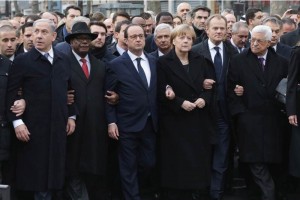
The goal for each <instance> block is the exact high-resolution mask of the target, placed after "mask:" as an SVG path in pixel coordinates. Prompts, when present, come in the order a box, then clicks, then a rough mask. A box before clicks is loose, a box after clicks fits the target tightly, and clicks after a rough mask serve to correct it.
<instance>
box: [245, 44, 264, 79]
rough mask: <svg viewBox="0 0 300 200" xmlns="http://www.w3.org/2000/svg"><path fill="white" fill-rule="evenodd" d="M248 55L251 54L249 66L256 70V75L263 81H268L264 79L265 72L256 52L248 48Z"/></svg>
mask: <svg viewBox="0 0 300 200" xmlns="http://www.w3.org/2000/svg"><path fill="white" fill-rule="evenodd" d="M247 56H249V65H250V66H249V67H250V68H251V70H252V71H253V72H254V74H255V76H256V77H257V78H258V79H259V80H260V81H261V82H262V83H264V84H265V83H266V80H265V79H264V76H263V72H262V70H261V66H260V64H259V61H258V58H257V56H256V55H255V54H253V53H252V52H251V50H250V49H248V52H247Z"/></svg>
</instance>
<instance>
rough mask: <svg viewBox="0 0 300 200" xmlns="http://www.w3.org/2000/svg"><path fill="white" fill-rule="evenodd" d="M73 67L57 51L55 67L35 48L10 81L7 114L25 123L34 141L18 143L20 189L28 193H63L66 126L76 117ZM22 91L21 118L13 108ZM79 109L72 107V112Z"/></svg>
mask: <svg viewBox="0 0 300 200" xmlns="http://www.w3.org/2000/svg"><path fill="white" fill-rule="evenodd" d="M69 66H70V63H69V60H68V58H67V57H65V56H64V55H63V54H61V53H58V52H57V51H56V50H54V59H53V64H51V63H50V62H49V61H48V60H47V59H46V58H45V57H44V56H43V55H42V54H41V53H40V52H39V51H37V50H36V49H35V48H32V49H31V50H30V51H29V52H28V53H25V54H21V55H19V56H17V57H16V58H15V60H14V62H13V65H12V67H11V70H10V74H9V77H8V86H7V111H8V115H7V116H8V118H9V120H10V121H13V120H16V119H22V120H23V121H24V123H25V125H26V126H27V128H28V130H29V132H30V141H29V142H27V143H24V142H21V141H17V144H16V147H15V148H14V150H15V151H16V169H15V173H16V174H15V176H16V188H17V189H20V190H24V191H48V190H58V189H62V187H63V183H64V180H65V159H66V140H67V133H66V124H67V120H68V117H69V116H73V115H75V114H76V112H74V110H72V109H68V106H67V90H68V89H70V88H71V72H70V67H69ZM20 88H22V91H23V98H24V99H25V101H26V102H27V104H26V111H25V112H24V114H23V115H22V116H19V117H17V116H16V115H15V114H13V113H12V112H11V111H9V108H10V106H11V105H12V104H13V102H14V101H15V99H16V95H17V93H18V91H19V89H20ZM72 107H75V105H72V106H69V108H72Z"/></svg>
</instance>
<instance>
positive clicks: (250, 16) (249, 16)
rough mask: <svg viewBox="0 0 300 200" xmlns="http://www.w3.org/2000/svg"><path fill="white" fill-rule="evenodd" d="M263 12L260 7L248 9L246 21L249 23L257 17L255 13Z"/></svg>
mask: <svg viewBox="0 0 300 200" xmlns="http://www.w3.org/2000/svg"><path fill="white" fill-rule="evenodd" d="M257 12H262V10H261V9H259V8H248V10H247V11H246V23H247V24H248V25H249V20H250V19H253V18H254V17H255V13H257Z"/></svg>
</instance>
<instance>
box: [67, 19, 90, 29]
mask: <svg viewBox="0 0 300 200" xmlns="http://www.w3.org/2000/svg"><path fill="white" fill-rule="evenodd" d="M77 22H85V23H86V24H87V25H89V24H90V22H91V20H90V19H89V18H87V17H83V16H78V17H75V18H74V20H73V21H72V23H71V30H72V28H73V26H74V24H76V23H77Z"/></svg>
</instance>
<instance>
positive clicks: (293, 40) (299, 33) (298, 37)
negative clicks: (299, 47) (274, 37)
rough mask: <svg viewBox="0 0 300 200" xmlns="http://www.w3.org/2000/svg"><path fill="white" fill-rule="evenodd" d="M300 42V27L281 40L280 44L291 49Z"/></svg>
mask: <svg viewBox="0 0 300 200" xmlns="http://www.w3.org/2000/svg"><path fill="white" fill-rule="evenodd" d="M299 41H300V26H299V27H298V29H296V30H294V31H292V32H289V33H286V34H284V35H283V36H281V38H280V42H281V43H282V44H286V45H288V46H290V47H293V46H295V45H296V44H297V43H298V42H299Z"/></svg>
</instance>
